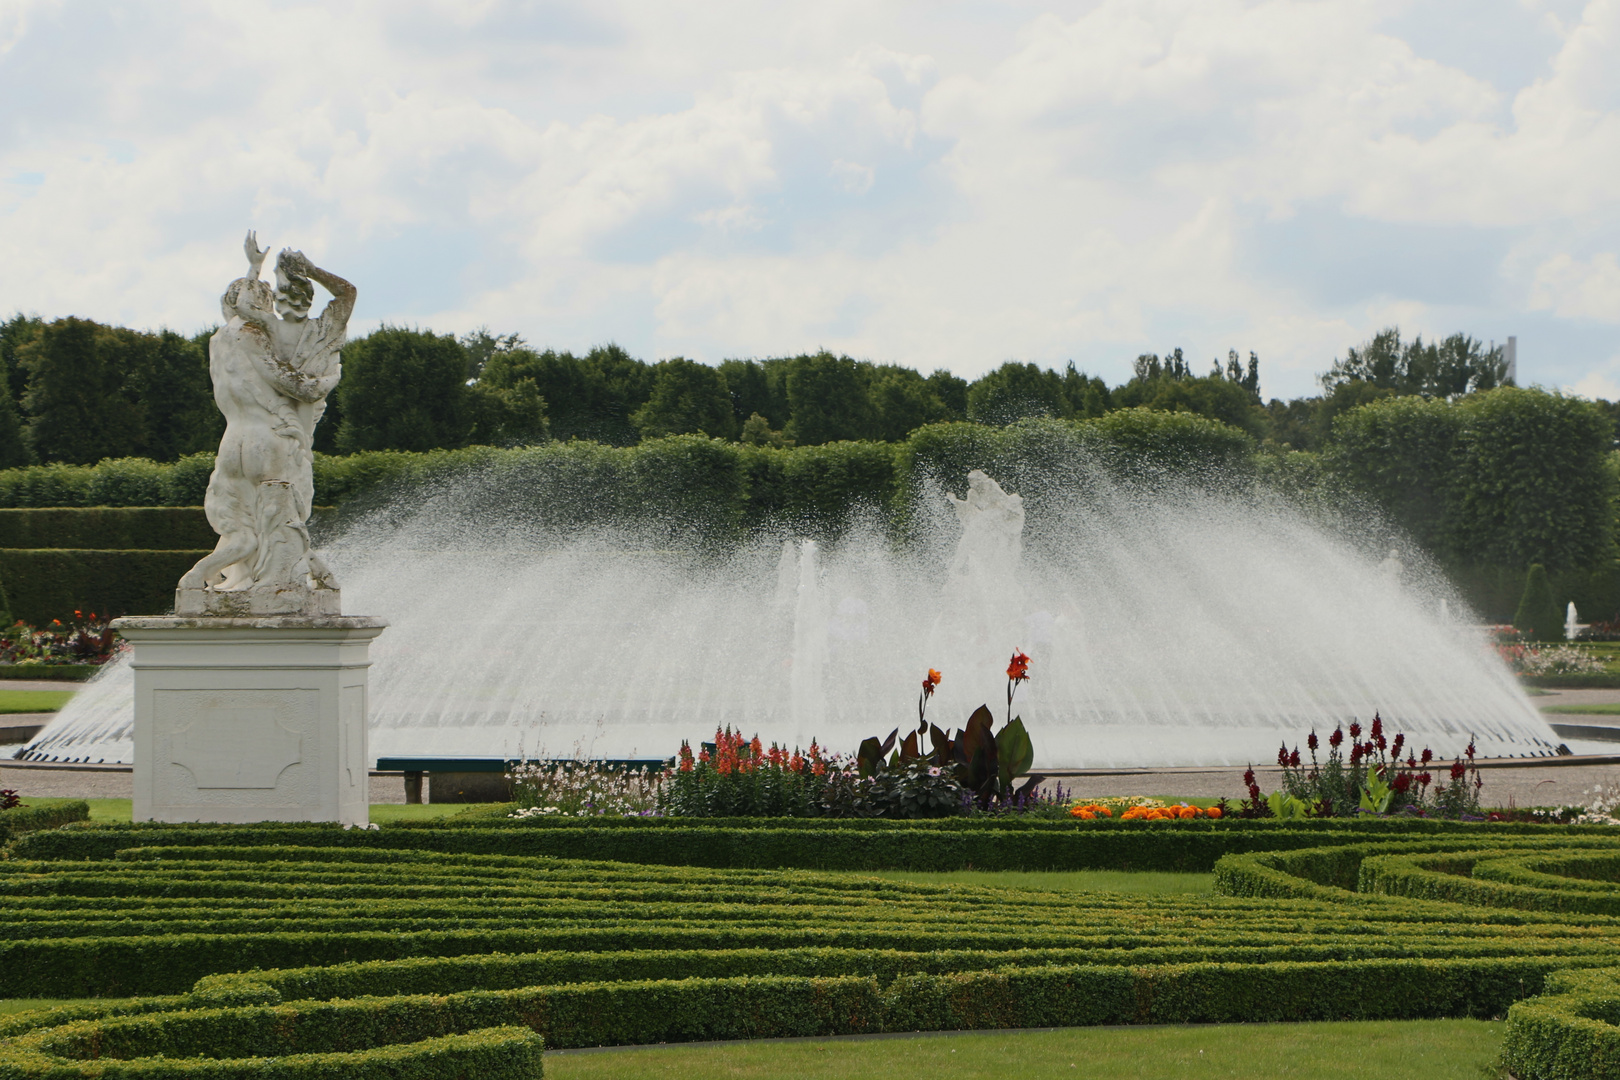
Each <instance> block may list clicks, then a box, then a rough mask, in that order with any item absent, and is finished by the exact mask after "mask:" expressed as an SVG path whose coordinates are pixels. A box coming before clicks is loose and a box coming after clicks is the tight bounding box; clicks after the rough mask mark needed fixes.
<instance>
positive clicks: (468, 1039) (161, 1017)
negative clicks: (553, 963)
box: [0, 1001, 544, 1080]
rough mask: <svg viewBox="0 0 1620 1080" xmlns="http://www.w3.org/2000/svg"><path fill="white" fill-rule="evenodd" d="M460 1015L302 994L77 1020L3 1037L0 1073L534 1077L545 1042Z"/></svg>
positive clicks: (241, 1078) (461, 1079)
mask: <svg viewBox="0 0 1620 1080" xmlns="http://www.w3.org/2000/svg"><path fill="white" fill-rule="evenodd" d="M460 1020H461V1018H460V1017H459V1016H457V1015H454V1014H453V1013H452V1012H451V1011H450V1010H449V1009H447V1008H445V1007H444V1006H443V1005H440V1007H438V1008H434V1007H433V1005H432V1004H430V1003H420V1002H414V1001H412V1002H300V1003H298V1004H294V1005H283V1006H277V1007H271V1008H266V1007H262V1006H261V1007H246V1008H234V1009H208V1010H188V1011H182V1012H168V1013H148V1014H144V1015H138V1016H129V1017H110V1018H107V1019H97V1020H81V1021H78V1022H75V1023H69V1024H64V1025H62V1026H60V1027H46V1028H41V1029H39V1030H36V1031H32V1032H29V1033H27V1034H24V1035H21V1036H18V1037H15V1038H13V1039H11V1040H9V1041H8V1042H7V1043H6V1044H5V1045H3V1046H0V1075H3V1076H5V1077H7V1078H8V1080H9V1078H15V1080H33V1078H38V1080H68V1078H75V1077H84V1078H86V1080H89V1078H92V1077H121V1078H122V1077H127V1078H130V1080H136V1078H139V1080H247V1078H255V1080H258V1078H264V1080H270V1078H275V1080H330V1078H332V1077H342V1078H344V1080H398V1078H399V1077H402V1076H409V1077H411V1078H412V1080H465V1078H466V1077H469V1076H476V1077H479V1078H480V1080H485V1078H491V1080H538V1078H539V1077H541V1076H542V1073H543V1069H542V1065H541V1053H542V1050H543V1047H544V1043H543V1040H542V1039H541V1038H540V1036H539V1035H537V1034H535V1032H534V1031H533V1030H531V1029H530V1028H528V1027H526V1026H510V1025H508V1026H500V1027H494V1026H491V1027H483V1028H476V1029H471V1030H468V1029H466V1028H464V1027H463V1026H462V1025H461V1024H460V1023H459V1021H460ZM436 1029H437V1030H436ZM445 1029H448V1032H447V1033H445ZM424 1031H433V1032H434V1034H427V1035H424V1034H421V1032H424Z"/></svg>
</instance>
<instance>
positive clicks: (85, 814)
mask: <svg viewBox="0 0 1620 1080" xmlns="http://www.w3.org/2000/svg"><path fill="white" fill-rule="evenodd" d="M89 820H90V804H89V803H87V802H66V803H57V804H56V805H54V806H26V805H24V806H16V807H13V808H12V809H10V810H0V844H4V843H6V842H7V841H9V840H11V839H13V838H14V837H18V836H21V835H23V834H24V833H29V832H33V831H34V830H36V829H54V828H57V827H58V826H61V825H66V824H68V823H70V822H74V821H89Z"/></svg>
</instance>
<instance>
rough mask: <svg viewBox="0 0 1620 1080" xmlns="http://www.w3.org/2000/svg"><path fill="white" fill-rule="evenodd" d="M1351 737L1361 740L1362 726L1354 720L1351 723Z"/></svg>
mask: <svg viewBox="0 0 1620 1080" xmlns="http://www.w3.org/2000/svg"><path fill="white" fill-rule="evenodd" d="M1350 737H1351V738H1352V739H1359V738H1361V725H1360V724H1358V723H1356V722H1355V721H1354V720H1352V721H1350Z"/></svg>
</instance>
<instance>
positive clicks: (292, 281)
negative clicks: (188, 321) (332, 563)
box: [175, 232, 355, 616]
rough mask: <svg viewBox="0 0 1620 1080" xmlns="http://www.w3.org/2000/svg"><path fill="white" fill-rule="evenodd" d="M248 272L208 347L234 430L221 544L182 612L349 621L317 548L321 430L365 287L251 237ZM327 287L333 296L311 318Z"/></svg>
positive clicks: (222, 488)
mask: <svg viewBox="0 0 1620 1080" xmlns="http://www.w3.org/2000/svg"><path fill="white" fill-rule="evenodd" d="M243 248H244V250H245V252H246V254H247V259H248V274H247V276H246V277H241V278H237V279H236V280H235V281H233V282H231V284H230V286H229V287H228V288H227V289H226V290H225V295H224V296H223V297H222V298H221V301H220V306H221V310H222V313H223V315H224V317H225V325H224V326H222V327H220V328H219V330H218V331H216V332H215V334H214V336H213V337H212V338H211V339H210V340H209V342H208V372H209V374H210V375H211V376H212V377H213V381H214V401H215V402H216V403H217V404H218V405H219V410H220V412H222V413H224V414H225V435H224V437H223V438H222V439H221V440H220V444H219V456H218V458H217V459H216V460H215V464H214V471H213V474H212V475H211V476H210V477H209V478H208V492H207V495H206V496H205V497H204V500H203V507H204V509H205V511H206V512H207V514H208V523H209V524H210V525H212V526H213V527H214V531H215V532H217V533H218V534H219V544H218V546H217V547H215V548H214V550H213V551H212V552H210V553H209V554H208V555H207V556H206V557H204V558H203V559H202V561H200V562H199V563H197V565H196V566H194V567H192V568H191V570H189V571H188V572H187V573H186V575H185V576H184V577H182V578H181V579H180V586H179V588H178V589H177V590H176V593H175V614H176V615H204V616H207V615H226V616H238V615H239V616H259V615H312V616H313V615H337V614H339V613H340V611H341V594H340V592H339V590H338V584H337V581H336V579H334V578H333V576H332V573H331V571H330V570H328V569H327V567H326V564H325V563H323V562H322V561H321V558H320V556H319V555H317V554H316V553H315V552H314V551H312V550H310V544H309V513H310V507H311V503H312V501H313V499H314V494H315V481H314V475H313V472H312V467H313V450H312V445H313V441H314V436H315V425H316V424H317V423H318V422H319V421H320V418H321V414H322V413H324V412H325V411H326V396H327V395H328V394H330V393H331V392H332V390H333V388H334V387H336V386H337V384H338V379H339V378H340V377H341V375H342V369H341V366H340V365H339V362H338V350H339V349H341V348H342V346H343V340H344V332H345V330H346V328H347V327H348V322H349V316H350V314H351V313H352V312H353V311H354V300H355V288H354V286H353V285H351V284H349V283H348V282H347V281H345V280H343V279H342V278H340V277H338V276H337V275H336V274H333V273H331V272H329V271H327V270H323V269H321V268H320V267H318V266H316V265H314V264H313V263H311V262H310V261H309V260H308V259H307V258H305V257H304V255H303V253H302V252H298V251H287V250H283V251H282V252H281V253H280V255H278V256H277V258H276V288H275V291H274V292H272V291H271V288H270V285H269V284H268V283H267V282H264V281H261V280H260V279H259V272H260V269H261V267H262V266H263V265H264V259H265V256H266V255H268V254H269V249H268V248H266V249H264V250H263V251H261V250H259V246H258V240H257V237H256V236H255V235H254V234H253V233H251V232H250V233H248V235H247V240H246V242H245V243H244V245H243ZM314 283H319V284H320V285H321V286H323V287H324V288H325V289H326V290H327V291H328V292H329V293H331V294H332V300H331V301H330V302H329V303H328V304H327V305H326V308H325V310H323V311H322V312H321V314H320V315H319V316H317V317H315V318H310V317H309V310H310V305H311V302H312V301H313V300H314V297H315V288H314Z"/></svg>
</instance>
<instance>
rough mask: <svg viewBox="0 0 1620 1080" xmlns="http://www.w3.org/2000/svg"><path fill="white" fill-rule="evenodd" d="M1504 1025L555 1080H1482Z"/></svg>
mask: <svg viewBox="0 0 1620 1080" xmlns="http://www.w3.org/2000/svg"><path fill="white" fill-rule="evenodd" d="M1503 1026H1504V1025H1503V1024H1501V1023H1500V1022H1490V1021H1483V1020H1408V1021H1399V1022H1393V1021H1392V1022H1371V1021H1346V1022H1341V1023H1313V1024H1239V1025H1208V1026H1195V1027H1144V1028H1066V1029H1063V1030H1060V1031H996V1032H982V1033H981V1032H972V1033H965V1034H960V1035H938V1036H917V1037H906V1038H889V1039H813V1040H803V1041H800V1040H791V1041H773V1042H757V1043H729V1044H724V1045H704V1046H688V1047H682V1046H660V1047H656V1048H649V1049H646V1050H607V1051H599V1052H587V1053H559V1054H547V1055H546V1080H609V1078H611V1080H655V1078H660V1080H662V1078H670V1080H673V1078H677V1077H679V1078H682V1080H684V1078H686V1077H694V1076H701V1077H724V1078H726V1080H756V1078H757V1080H780V1078H785V1077H793V1078H795V1080H821V1078H825V1080H913V1078H915V1080H958V1078H960V1080H968V1078H973V1080H978V1078H980V1077H987V1076H1020V1077H1022V1076H1065V1077H1075V1078H1076V1080H1199V1078H1205V1077H1207V1078H1216V1077H1221V1078H1225V1077H1232V1078H1241V1080H1261V1078H1264V1080H1272V1078H1274V1077H1287V1078H1288V1080H1362V1078H1363V1077H1367V1076H1385V1077H1422V1078H1423V1080H1483V1078H1485V1077H1494V1076H1498V1075H1499V1073H1498V1072H1497V1071H1496V1070H1495V1069H1494V1068H1492V1067H1491V1066H1492V1063H1493V1062H1494V1061H1495V1059H1496V1056H1497V1054H1498V1052H1499V1051H1500V1048H1501V1041H1502V1029H1503Z"/></svg>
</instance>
